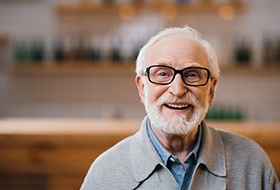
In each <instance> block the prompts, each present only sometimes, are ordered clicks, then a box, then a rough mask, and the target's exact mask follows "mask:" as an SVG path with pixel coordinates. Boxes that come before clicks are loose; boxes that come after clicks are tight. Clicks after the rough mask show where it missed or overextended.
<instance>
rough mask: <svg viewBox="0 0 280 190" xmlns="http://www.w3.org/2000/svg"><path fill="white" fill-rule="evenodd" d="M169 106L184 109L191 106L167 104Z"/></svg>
mask: <svg viewBox="0 0 280 190" xmlns="http://www.w3.org/2000/svg"><path fill="white" fill-rule="evenodd" d="M167 106H168V107H171V108H177V109H182V108H186V107H188V106H189V104H167Z"/></svg>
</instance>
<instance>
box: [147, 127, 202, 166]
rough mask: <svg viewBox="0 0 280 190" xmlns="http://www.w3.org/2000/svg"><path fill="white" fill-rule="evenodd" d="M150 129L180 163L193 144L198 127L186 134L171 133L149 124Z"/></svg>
mask: <svg viewBox="0 0 280 190" xmlns="http://www.w3.org/2000/svg"><path fill="white" fill-rule="evenodd" d="M151 129H152V131H153V133H154V134H155V136H156V137H157V139H158V140H159V142H160V143H161V144H162V145H163V147H164V148H165V149H166V150H167V151H168V152H170V153H171V154H172V155H174V156H177V157H178V159H179V160H180V162H181V163H182V165H184V161H185V158H186V157H187V155H188V154H189V153H190V152H191V151H192V149H193V148H194V146H195V143H196V139H197V134H198V127H196V128H194V130H192V131H191V132H190V133H188V134H186V135H172V134H167V133H164V132H163V131H161V130H159V129H157V128H155V127H153V126H151Z"/></svg>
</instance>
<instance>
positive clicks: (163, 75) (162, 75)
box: [157, 72, 170, 77]
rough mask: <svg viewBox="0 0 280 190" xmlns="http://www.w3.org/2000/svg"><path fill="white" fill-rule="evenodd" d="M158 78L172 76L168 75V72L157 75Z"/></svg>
mask: <svg viewBox="0 0 280 190" xmlns="http://www.w3.org/2000/svg"><path fill="white" fill-rule="evenodd" d="M157 76H161V77H166V76H170V75H169V74H168V73H166V72H159V73H158V74H157Z"/></svg>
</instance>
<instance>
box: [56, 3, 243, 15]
mask: <svg viewBox="0 0 280 190" xmlns="http://www.w3.org/2000/svg"><path fill="white" fill-rule="evenodd" d="M225 5H227V6H230V7H232V8H233V9H234V10H235V11H244V10H246V6H245V4H244V3H241V2H238V1H237V2H234V3H228V4H183V5H182V4H168V3H161V4H152V3H151V4H130V5H129V4H127V5H94V4H90V3H87V4H81V3H79V4H78V3H77V4H72V5H70V4H68V5H57V6H56V12H57V13H59V14H88V13H117V12H118V11H119V10H120V9H121V8H122V7H123V6H130V7H131V8H132V9H133V10H135V11H142V10H153V11H161V10H162V9H164V8H166V7H172V8H175V10H177V11H178V12H179V13H197V12H217V11H219V10H220V8H222V7H223V6H225Z"/></svg>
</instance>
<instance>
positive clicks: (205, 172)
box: [191, 122, 226, 189]
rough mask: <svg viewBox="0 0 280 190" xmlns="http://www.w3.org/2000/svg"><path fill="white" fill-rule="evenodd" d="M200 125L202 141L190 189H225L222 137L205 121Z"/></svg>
mask: <svg viewBox="0 0 280 190" xmlns="http://www.w3.org/2000/svg"><path fill="white" fill-rule="evenodd" d="M202 126H203V127H202V128H203V133H202V141H201V145H200V151H199V156H198V162H197V166H196V169H195V172H194V176H193V180H192V186H191V189H196V188H197V187H196V186H199V188H200V189H217V187H219V189H226V161H225V149H224V145H223V142H222V139H221V137H220V135H219V133H218V132H217V131H216V130H215V129H213V128H211V127H208V126H206V124H205V122H203V123H202ZM221 187H223V188H221Z"/></svg>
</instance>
